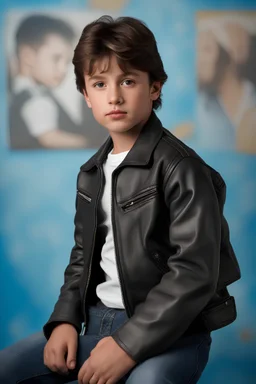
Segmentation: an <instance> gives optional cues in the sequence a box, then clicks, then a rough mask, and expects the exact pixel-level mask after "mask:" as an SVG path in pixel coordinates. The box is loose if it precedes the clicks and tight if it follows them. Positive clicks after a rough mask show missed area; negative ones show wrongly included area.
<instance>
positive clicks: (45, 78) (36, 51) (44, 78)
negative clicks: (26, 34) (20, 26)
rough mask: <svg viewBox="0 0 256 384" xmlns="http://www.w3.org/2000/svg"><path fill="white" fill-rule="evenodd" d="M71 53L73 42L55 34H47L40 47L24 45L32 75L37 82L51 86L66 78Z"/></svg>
mask: <svg viewBox="0 0 256 384" xmlns="http://www.w3.org/2000/svg"><path fill="white" fill-rule="evenodd" d="M21 51H22V49H21ZM71 55H72V47H71V44H70V43H69V42H67V41H66V40H65V39H64V38H62V37H61V36H59V35H55V34H52V35H48V36H46V38H45V40H44V43H43V44H42V45H40V47H38V48H32V47H23V52H22V58H23V62H25V63H26V65H27V67H28V68H29V74H30V76H31V77H32V78H33V79H34V80H35V81H36V82H37V83H39V84H43V85H45V86H46V87H50V88H52V87H56V86H58V85H59V84H60V83H61V82H62V81H63V79H64V78H65V75H66V73H67V70H68V67H69V64H70V62H71V57H72V56H71Z"/></svg>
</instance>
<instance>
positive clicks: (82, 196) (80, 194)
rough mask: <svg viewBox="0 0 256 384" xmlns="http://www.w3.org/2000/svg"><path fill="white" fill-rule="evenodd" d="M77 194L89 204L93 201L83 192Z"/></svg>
mask: <svg viewBox="0 0 256 384" xmlns="http://www.w3.org/2000/svg"><path fill="white" fill-rule="evenodd" d="M77 194H78V196H79V197H80V198H81V199H83V200H85V201H87V203H90V202H91V201H92V198H91V197H90V196H88V195H87V194H85V193H83V192H80V191H77Z"/></svg>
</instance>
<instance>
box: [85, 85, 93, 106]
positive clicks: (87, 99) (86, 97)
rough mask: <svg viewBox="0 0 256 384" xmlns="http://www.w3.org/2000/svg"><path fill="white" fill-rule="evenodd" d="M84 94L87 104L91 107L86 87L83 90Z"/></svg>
mask: <svg viewBox="0 0 256 384" xmlns="http://www.w3.org/2000/svg"><path fill="white" fill-rule="evenodd" d="M83 94H84V98H85V101H86V104H87V106H88V108H91V107H92V105H91V103H90V100H89V97H88V95H87V93H86V90H85V89H84V90H83Z"/></svg>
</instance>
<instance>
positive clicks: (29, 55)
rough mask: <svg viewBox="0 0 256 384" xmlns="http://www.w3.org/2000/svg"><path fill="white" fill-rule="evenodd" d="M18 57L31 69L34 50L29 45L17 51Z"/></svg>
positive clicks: (33, 61) (33, 60)
mask: <svg viewBox="0 0 256 384" xmlns="http://www.w3.org/2000/svg"><path fill="white" fill-rule="evenodd" d="M19 57H20V60H21V61H22V62H23V63H24V64H26V65H28V66H29V67H33V66H34V64H35V59H36V50H35V49H34V48H33V47H30V46H29V45H23V46H21V47H20V49H19Z"/></svg>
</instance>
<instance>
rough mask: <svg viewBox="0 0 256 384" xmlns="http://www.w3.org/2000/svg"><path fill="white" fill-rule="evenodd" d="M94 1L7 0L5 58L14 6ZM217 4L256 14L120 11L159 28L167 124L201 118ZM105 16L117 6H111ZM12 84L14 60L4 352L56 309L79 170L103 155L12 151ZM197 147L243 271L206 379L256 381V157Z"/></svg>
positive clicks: (173, 8) (4, 242)
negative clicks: (200, 25)
mask: <svg viewBox="0 0 256 384" xmlns="http://www.w3.org/2000/svg"><path fill="white" fill-rule="evenodd" d="M105 3H107V0H106V1H105ZM156 4H157V5H158V8H157V5H156ZM90 6H91V4H89V2H88V3H87V2H86V1H82V0H81V1H79V0H75V1H74V0H73V1H72V0H66V1H64V0H63V1H57V0H51V1H50V0H48V1H43V2H40V1H38V0H34V1H18V0H16V1H15V0H8V1H7V0H5V1H3V0H2V1H1V2H0V30H1V46H0V49H1V57H2V58H3V57H4V41H5V36H4V21H5V14H6V12H7V11H8V10H10V9H12V8H20V9H23V8H26V9H43V8H47V10H49V8H50V7H54V9H58V7H60V9H62V10H63V9H65V8H66V9H69V8H70V9H71V8H72V9H74V10H79V9H82V10H86V9H88V10H89V9H90V8H89V7H90ZM156 8H157V9H156ZM212 9H215V10H224V9H230V10H238V9H241V10H246V9H255V10H256V3H255V1H248V0H247V1H246V0H244V1H242V0H239V1H231V0H230V1H225V2H224V1H219V0H218V1H217V0H216V1H214V2H213V1H210V0H204V1H200V0H193V1H190V0H187V1H186V0H171V1H170V0H159V1H158V2H155V1H153V0H147V1H146V0H144V1H143V0H130V1H123V4H122V6H120V8H119V9H118V13H119V14H122V15H129V16H135V17H138V18H141V19H143V20H144V21H145V22H146V23H147V24H148V26H149V27H150V28H151V29H152V31H153V32H154V33H155V36H156V39H157V41H158V47H159V51H160V54H161V56H162V59H163V61H164V65H165V69H166V71H167V73H168V75H169V80H168V83H167V84H166V85H165V87H164V92H163V100H164V104H163V108H162V110H161V111H159V112H158V115H159V117H160V118H161V120H162V122H163V124H164V125H165V126H166V127H167V128H170V129H172V127H174V126H175V125H176V124H177V123H179V122H181V121H186V120H189V121H194V119H195V104H196V81H195V54H196V53H195V36H196V30H195V14H196V12H197V11H199V10H212ZM103 13H110V11H109V10H108V9H107V7H106V8H105V9H103V10H102V14H103ZM181 84H182V86H181ZM6 87H7V85H6V75H5V62H4V60H3V59H1V60H0V116H1V118H0V284H1V285H0V287H1V294H0V298H1V299H0V300H1V307H0V348H3V347H5V346H7V345H9V344H11V343H13V342H15V341H17V340H18V339H20V338H23V337H25V336H27V335H29V334H30V333H32V332H35V331H37V330H40V329H41V327H42V324H43V323H44V322H45V321H46V320H47V318H48V316H49V315H50V313H51V311H52V308H53V305H54V303H55V301H56V299H57V296H58V292H59V288H60V286H61V284H62V281H63V270H64V268H65V266H66V264H67V262H68V259H69V252H70V249H71V247H72V245H73V229H74V228H73V215H74V200H75V189H76V185H75V184H76V176H77V172H78V169H79V166H80V165H81V164H82V163H84V162H85V161H86V160H87V159H88V158H89V157H90V156H91V155H92V154H93V153H94V152H93V151H90V150H86V151H84V150H83V151H82V150H79V151H59V152H57V151H35V152H33V151H31V152H19V151H9V149H8V148H7V144H6V131H7V100H6ZM194 148H195V149H196V150H198V152H199V153H200V154H201V155H202V156H203V157H204V159H205V160H206V161H207V162H209V163H210V165H212V166H214V167H215V168H217V169H218V170H219V171H220V172H221V174H222V175H223V176H224V178H225V180H226V183H227V187H228V191H227V203H226V216H227V219H228V221H229V223H230V229H231V238H232V242H233V245H234V248H235V251H236V253H237V256H238V259H239V262H240V265H241V270H242V275H243V278H242V279H241V280H240V281H239V282H237V283H235V284H234V285H232V286H231V287H230V291H231V293H233V294H234V295H235V296H236V299H237V307H238V319H237V321H236V322H235V323H234V324H232V325H231V326H229V327H227V328H225V329H223V330H220V331H218V332H215V333H214V335H213V347H212V352H211V359H210V363H209V365H208V367H207V369H206V371H205V373H204V375H203V377H202V379H201V380H200V383H202V384H206V383H207V384H216V383H218V384H227V383H233V384H252V383H256V325H255V323H256V279H255V273H256V257H255V253H256V242H255V240H256V157H255V156H249V155H243V154H238V153H230V152H229V153H224V152H216V151H215V152H209V151H207V152H204V151H202V150H200V148H197V147H196V146H194Z"/></svg>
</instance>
